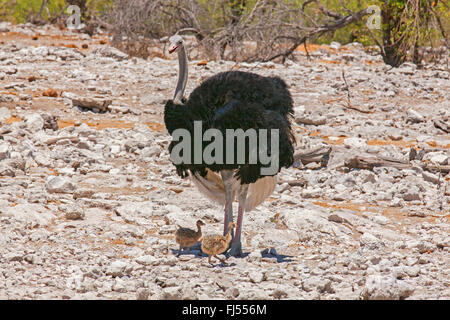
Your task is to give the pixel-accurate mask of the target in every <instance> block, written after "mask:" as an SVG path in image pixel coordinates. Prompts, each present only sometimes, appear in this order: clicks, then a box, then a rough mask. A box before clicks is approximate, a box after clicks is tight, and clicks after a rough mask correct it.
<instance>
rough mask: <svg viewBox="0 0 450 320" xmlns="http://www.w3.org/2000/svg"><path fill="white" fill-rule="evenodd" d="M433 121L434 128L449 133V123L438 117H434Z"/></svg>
mask: <svg viewBox="0 0 450 320" xmlns="http://www.w3.org/2000/svg"><path fill="white" fill-rule="evenodd" d="M433 123H434V126H435V127H436V128H438V129H441V130H442V131H444V132H446V133H450V125H448V124H447V123H445V122H444V121H442V120H439V119H434V120H433Z"/></svg>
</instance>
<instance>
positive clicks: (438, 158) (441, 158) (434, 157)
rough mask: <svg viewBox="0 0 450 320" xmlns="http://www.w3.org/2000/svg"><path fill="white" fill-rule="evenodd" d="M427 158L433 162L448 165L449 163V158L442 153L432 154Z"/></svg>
mask: <svg viewBox="0 0 450 320" xmlns="http://www.w3.org/2000/svg"><path fill="white" fill-rule="evenodd" d="M427 158H428V159H430V161H431V162H434V163H437V164H440V165H446V164H447V163H448V159H449V156H448V155H446V154H443V153H440V152H430V153H429V154H428V157H427Z"/></svg>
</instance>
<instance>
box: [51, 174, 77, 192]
mask: <svg viewBox="0 0 450 320" xmlns="http://www.w3.org/2000/svg"><path fill="white" fill-rule="evenodd" d="M45 189H46V190H47V192H50V193H72V192H73V191H75V189H76V187H75V185H74V184H73V183H72V181H71V180H70V179H69V178H66V177H61V176H53V177H49V178H48V179H47V181H46V183H45Z"/></svg>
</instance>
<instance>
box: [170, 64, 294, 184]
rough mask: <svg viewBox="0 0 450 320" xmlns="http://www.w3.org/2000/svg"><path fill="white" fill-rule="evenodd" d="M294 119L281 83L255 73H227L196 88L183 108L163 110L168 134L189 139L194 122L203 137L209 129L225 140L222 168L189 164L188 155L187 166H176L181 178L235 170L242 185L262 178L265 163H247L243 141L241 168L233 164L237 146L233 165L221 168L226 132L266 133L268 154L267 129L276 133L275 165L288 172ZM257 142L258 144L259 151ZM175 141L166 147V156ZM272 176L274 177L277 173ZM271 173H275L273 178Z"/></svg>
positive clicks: (291, 162)
mask: <svg viewBox="0 0 450 320" xmlns="http://www.w3.org/2000/svg"><path fill="white" fill-rule="evenodd" d="M292 114H293V101H292V97H291V95H290V93H289V90H288V89H287V86H286V83H285V82H284V81H283V80H281V79H280V78H279V77H263V76H260V75H257V74H254V73H249V72H242V71H229V72H222V73H218V74H216V75H214V76H212V77H210V78H208V79H207V80H205V81H204V82H203V83H202V84H201V85H200V86H198V87H197V88H196V89H195V90H194V91H193V92H192V93H191V95H190V96H189V98H188V99H187V100H185V101H183V102H182V103H180V104H179V103H175V102H174V101H173V100H169V101H167V103H166V105H165V109H164V121H165V125H166V128H167V130H168V131H169V133H170V134H172V133H173V131H174V130H175V129H179V128H183V129H186V130H188V131H189V132H190V133H191V137H194V121H201V123H202V133H204V132H205V131H206V130H208V129H210V128H215V129H218V130H220V131H221V132H222V136H223V137H224V152H223V154H224V159H223V161H222V162H223V163H222V164H220V163H215V164H207V163H205V162H202V163H200V164H194V154H193V153H192V154H191V161H190V163H182V164H177V165H175V166H176V169H177V173H178V174H179V175H180V176H181V177H186V176H187V174H188V171H191V172H192V173H199V174H200V175H202V176H205V175H206V168H208V169H210V170H212V171H214V172H220V171H221V170H235V175H237V176H238V177H239V178H240V182H241V184H250V183H254V182H255V181H256V180H258V179H259V178H261V177H262V176H261V170H260V169H261V168H262V167H268V166H270V164H263V163H261V161H260V159H259V157H258V161H257V163H255V164H251V163H249V162H250V161H249V154H250V148H251V147H252V146H249V144H248V141H247V143H246V150H245V163H243V164H237V156H238V154H237V152H236V143H235V144H234V148H235V149H234V150H233V152H234V156H235V161H234V163H233V164H229V163H228V164H227V163H226V159H225V158H226V155H227V153H229V152H231V150H227V148H226V145H225V137H226V129H234V130H236V129H242V130H243V131H246V130H248V129H255V130H256V132H258V130H259V129H268V135H267V143H266V145H267V147H268V151H267V155H268V156H270V155H271V154H272V152H273V151H274V150H270V146H271V140H270V137H271V136H270V134H271V131H270V130H271V129H278V130H279V131H278V132H279V149H278V150H277V151H278V154H279V166H278V171H279V170H280V169H281V167H289V166H291V165H292V164H293V161H294V159H293V153H294V147H293V145H294V141H295V139H294V136H293V133H292V128H291V123H290V118H291V117H292ZM259 139H260V138H259V137H258V144H257V146H259ZM176 143H178V142H176V141H172V142H171V144H170V146H169V151H170V152H171V151H172V149H173V147H174V146H175V144H176ZM191 143H192V150H194V147H193V145H194V138H192V141H191ZM210 143H211V142H210V141H205V142H202V150H203V149H204V148H205V147H206V146H207V145H208V144H210ZM276 173H277V172H276ZM276 173H274V174H276Z"/></svg>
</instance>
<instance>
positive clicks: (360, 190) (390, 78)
mask: <svg viewBox="0 0 450 320" xmlns="http://www.w3.org/2000/svg"><path fill="white" fill-rule="evenodd" d="M310 51H311V52H310V54H311V58H310V59H307V58H306V56H305V54H304V52H303V51H297V52H296V56H297V61H296V62H288V63H287V64H285V65H279V64H274V63H263V64H245V63H240V64H235V63H233V62H226V61H220V62H207V63H205V62H199V61H191V62H190V75H189V82H188V88H187V89H188V92H190V91H192V89H193V88H194V87H196V86H197V85H198V84H199V83H200V81H201V80H203V79H205V78H206V77H208V76H210V75H213V74H215V73H217V72H219V71H226V70H231V69H239V70H243V71H252V72H256V73H259V74H262V75H279V76H281V77H282V78H283V79H285V81H286V82H287V84H288V85H289V89H290V91H291V93H292V95H293V98H294V101H295V112H296V115H295V124H294V128H295V131H296V135H297V149H298V150H308V149H311V148H315V147H319V146H324V145H329V146H332V152H331V154H330V159H329V162H328V164H327V166H321V165H320V164H319V163H309V164H307V165H304V166H303V165H300V166H297V167H296V168H290V169H283V170H282V171H281V173H280V174H279V180H280V181H281V182H282V183H280V184H279V186H278V187H277V189H276V192H275V193H274V194H273V195H272V196H271V197H270V198H269V199H268V201H266V202H265V203H264V204H263V205H261V206H260V207H258V208H256V209H255V210H254V211H252V212H249V213H246V215H245V218H244V231H243V247H244V252H245V254H246V256H245V257H244V258H234V257H230V258H229V259H228V263H229V265H228V266H225V265H219V264H217V265H216V266H214V267H212V266H210V265H209V264H208V263H207V258H206V257H205V256H204V255H202V253H201V251H200V249H199V248H197V249H194V250H191V253H189V254H188V253H186V254H182V255H181V256H180V257H179V258H176V256H175V255H176V253H177V249H178V247H177V245H176V243H175V241H174V238H173V233H174V231H175V230H176V228H177V225H182V226H186V227H192V228H193V227H194V226H195V221H196V220H197V219H202V220H203V221H204V222H205V223H206V226H205V227H204V229H203V230H204V233H206V234H209V233H220V232H221V231H222V230H223V229H222V228H223V227H222V218H223V211H222V208H220V207H219V206H216V205H215V204H212V203H210V202H209V201H208V200H206V199H204V198H203V197H202V195H201V194H200V193H199V192H198V191H197V190H196V189H195V187H194V186H193V185H192V184H191V183H190V182H189V180H187V179H186V180H182V179H180V178H179V177H178V176H177V175H176V173H175V170H174V167H173V166H172V165H171V163H170V161H169V155H168V151H167V146H168V143H169V141H170V137H169V135H168V133H167V132H166V131H165V128H164V123H163V117H162V115H163V106H164V100H165V99H168V98H171V97H172V93H173V90H174V87H175V83H176V77H177V68H178V64H177V61H176V60H169V59H162V58H158V57H155V58H153V59H152V60H149V61H145V60H142V59H137V58H129V57H128V56H127V55H126V54H123V53H121V52H120V51H118V50H116V49H114V48H112V47H110V46H109V45H108V39H107V38H106V37H101V36H97V37H94V38H90V37H89V36H87V35H80V34H76V33H70V32H68V31H64V32H63V31H60V30H58V29H54V28H51V27H34V26H29V25H19V26H12V25H9V24H5V23H2V24H0V190H1V193H0V299H360V298H361V299H449V298H450V289H449V283H450V277H449V274H450V268H449V265H450V261H449V260H450V255H449V250H450V247H449V221H448V218H449V208H450V185H449V184H450V175H449V174H447V175H446V173H445V172H444V173H443V172H441V173H439V172H429V171H427V170H424V169H422V167H421V166H420V164H421V163H429V164H433V165H435V166H437V167H439V166H442V167H444V166H446V165H449V164H450V163H449V161H450V160H449V159H450V158H449V156H450V151H449V148H450V135H449V134H447V133H445V132H444V131H443V130H441V129H439V128H437V127H436V126H435V125H434V122H433V120H436V119H439V120H440V121H442V122H443V123H444V124H445V123H447V124H448V123H449V121H450V120H449V118H450V80H449V71H448V69H447V68H448V64H446V63H442V64H438V65H429V66H426V67H425V68H423V69H420V70H419V69H417V68H416V67H415V66H414V65H412V64H404V65H403V66H401V67H400V68H397V69H392V68H391V67H389V66H387V65H385V64H384V63H383V62H382V60H381V58H380V56H378V55H376V54H373V53H370V52H365V50H364V48H362V47H361V46H360V45H359V44H355V43H354V44H350V45H346V46H340V45H339V44H336V43H334V44H332V45H331V46H320V47H316V46H313V47H312V48H311V50H310ZM342 72H344V73H345V79H346V81H347V84H348V90H347V86H346V84H345V82H344V80H343V77H342ZM348 93H350V104H348V103H347V101H346V99H348ZM349 106H351V107H352V108H354V109H351V108H349ZM356 109H358V110H359V111H358V110H356ZM305 119H306V120H305ZM308 120H310V122H311V121H312V123H313V124H305V122H308ZM411 147H412V148H414V149H417V150H418V151H419V150H422V149H423V150H425V151H424V152H423V153H422V155H421V158H422V160H412V161H411V162H410V167H408V168H407V169H395V168H392V167H377V168H374V169H373V170H371V171H369V170H357V169H356V170H349V169H348V168H345V167H344V166H343V164H344V161H345V160H346V159H347V158H348V157H350V156H352V155H371V156H384V157H391V158H395V159H401V160H406V161H408V160H409V159H408V157H409V155H410V150H411ZM292 181H294V182H295V181H298V182H299V183H289V182H292ZM235 206H237V204H235ZM235 209H236V207H235Z"/></svg>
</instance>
